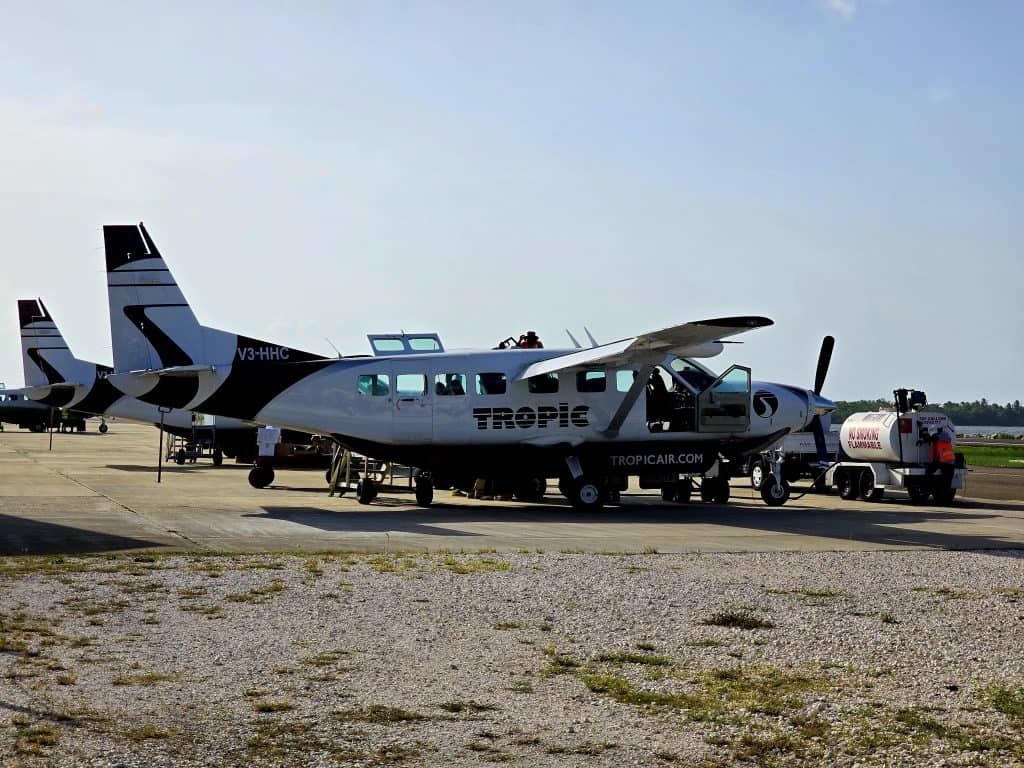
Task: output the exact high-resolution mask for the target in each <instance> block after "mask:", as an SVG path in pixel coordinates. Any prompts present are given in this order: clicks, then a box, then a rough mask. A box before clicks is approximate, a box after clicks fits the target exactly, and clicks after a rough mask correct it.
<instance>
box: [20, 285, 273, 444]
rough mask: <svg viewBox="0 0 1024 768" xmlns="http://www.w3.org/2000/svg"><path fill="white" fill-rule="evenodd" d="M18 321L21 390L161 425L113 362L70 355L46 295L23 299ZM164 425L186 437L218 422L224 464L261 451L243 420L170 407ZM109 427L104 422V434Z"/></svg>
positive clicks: (154, 409) (51, 401)
mask: <svg viewBox="0 0 1024 768" xmlns="http://www.w3.org/2000/svg"><path fill="white" fill-rule="evenodd" d="M18 323H19V325H20V326H21V355H22V366H23V368H24V373H25V388H24V389H21V390H18V392H19V393H22V394H24V395H26V396H27V397H28V398H29V399H30V400H35V401H37V402H40V403H43V404H45V405H51V406H54V407H57V408H68V409H74V410H75V411H79V412H82V413H91V414H96V415H98V416H114V417H117V418H119V419H124V420H126V421H136V422H140V423H143V424H153V425H159V424H160V422H161V413H160V408H159V407H158V406H156V405H152V404H150V403H144V402H142V401H140V400H136V399H135V398H133V397H126V396H125V395H123V394H122V393H121V392H120V391H119V390H117V389H115V388H114V387H113V386H112V385H111V384H110V382H109V381H108V380H107V376H108V375H109V374H110V373H111V371H112V370H113V369H112V368H110V366H106V365H101V364H99V363H93V362H89V361H87V360H81V359H79V358H77V357H75V356H74V355H73V354H72V353H71V349H70V348H69V347H68V344H67V342H66V341H65V340H64V336H63V334H62V333H61V332H60V329H59V328H58V327H57V324H56V323H55V322H54V320H53V318H52V317H51V316H50V313H49V312H48V311H47V309H46V306H45V305H44V304H43V301H42V299H18ZM196 417H199V418H198V419H197V418H196ZM163 423H164V429H165V430H167V431H168V432H170V433H171V434H173V435H178V436H181V437H186V438H188V437H191V436H192V428H193V426H194V425H196V424H198V425H201V424H203V423H206V424H207V425H210V424H215V430H214V432H213V434H214V438H215V447H214V453H213V460H214V463H215V464H220V463H221V461H222V458H223V455H227V456H229V457H234V456H236V455H239V454H240V455H242V456H253V455H254V454H255V452H256V428H255V427H254V426H253V425H252V424H249V423H246V422H243V421H240V420H238V419H229V418H218V419H216V420H213V419H208V418H203V414H195V415H194V414H192V413H191V412H190V411H183V410H170V411H168V412H166V413H164V414H163ZM106 431H107V426H106V423H105V422H103V423H101V424H100V432H106Z"/></svg>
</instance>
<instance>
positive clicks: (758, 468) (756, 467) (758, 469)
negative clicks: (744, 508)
mask: <svg viewBox="0 0 1024 768" xmlns="http://www.w3.org/2000/svg"><path fill="white" fill-rule="evenodd" d="M767 471H768V468H767V467H766V466H765V464H764V462H763V461H761V460H760V459H758V460H757V461H755V462H754V464H753V466H751V467H750V487H751V488H753V489H754V490H755V491H760V490H761V486H762V485H763V484H764V476H765V473H766V472H767Z"/></svg>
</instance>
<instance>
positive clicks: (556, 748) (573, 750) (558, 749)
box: [544, 741, 619, 755]
mask: <svg viewBox="0 0 1024 768" xmlns="http://www.w3.org/2000/svg"><path fill="white" fill-rule="evenodd" d="M618 746H619V745H618V744H616V743H615V742H614V741H601V742H594V741H588V742H585V743H583V744H576V745H574V746H568V747H567V746H562V745H560V744H551V745H549V746H547V747H545V748H544V751H545V752H547V753H548V754H549V755H600V754H601V753H602V752H607V751H608V750H609V749H616V748H618Z"/></svg>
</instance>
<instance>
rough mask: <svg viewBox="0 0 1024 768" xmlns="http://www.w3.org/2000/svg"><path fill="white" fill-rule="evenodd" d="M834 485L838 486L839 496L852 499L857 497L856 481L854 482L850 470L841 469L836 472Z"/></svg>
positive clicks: (848, 499)
mask: <svg viewBox="0 0 1024 768" xmlns="http://www.w3.org/2000/svg"><path fill="white" fill-rule="evenodd" d="M838 475H839V476H838V477H837V478H836V485H837V486H839V498H841V499H845V500H846V501H852V500H853V499H856V498H857V483H855V482H854V479H855V478H854V475H853V473H852V472H849V471H843V472H840V473H838Z"/></svg>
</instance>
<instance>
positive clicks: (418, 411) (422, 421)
mask: <svg viewBox="0 0 1024 768" xmlns="http://www.w3.org/2000/svg"><path fill="white" fill-rule="evenodd" d="M393 366H394V367H393V369H392V370H393V371H394V381H395V392H394V401H395V407H394V409H393V411H392V424H393V426H394V439H395V442H396V443H399V444H402V445H420V444H423V443H431V442H433V438H434V415H433V411H434V408H433V398H432V396H431V392H430V391H429V389H428V387H427V374H426V373H425V372H424V371H423V365H422V363H411V362H404V361H395V362H394V364H393Z"/></svg>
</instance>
